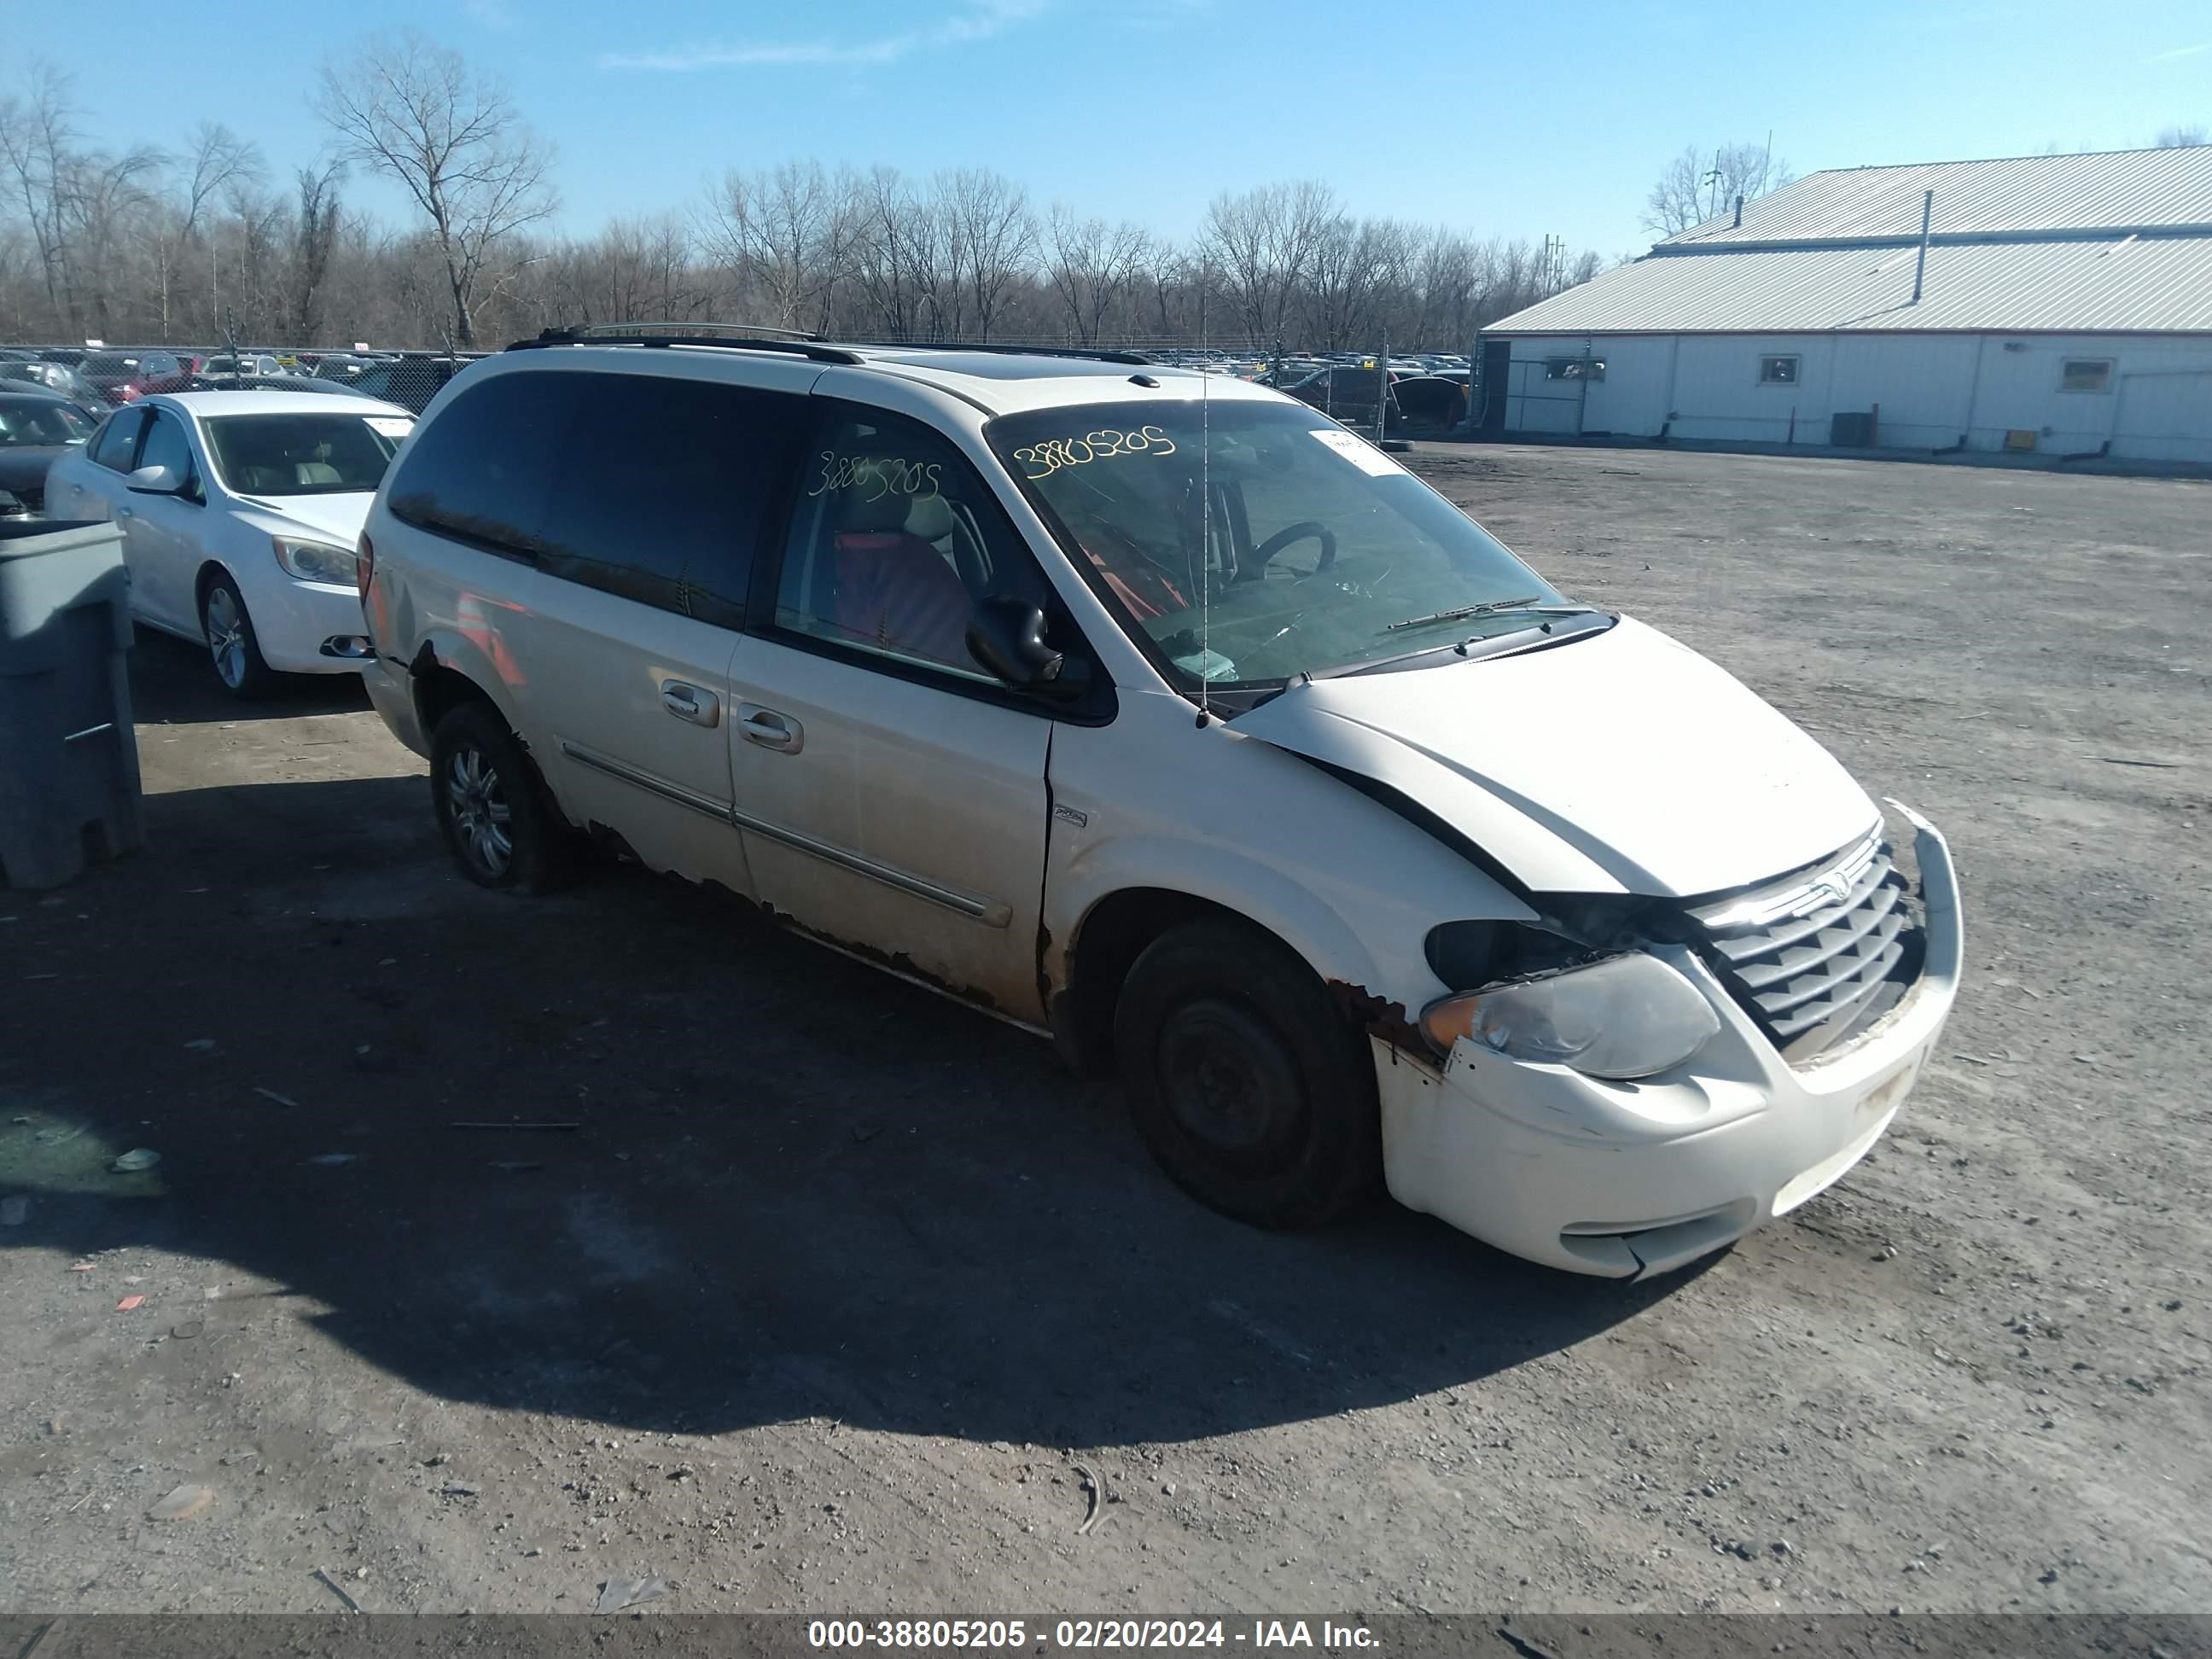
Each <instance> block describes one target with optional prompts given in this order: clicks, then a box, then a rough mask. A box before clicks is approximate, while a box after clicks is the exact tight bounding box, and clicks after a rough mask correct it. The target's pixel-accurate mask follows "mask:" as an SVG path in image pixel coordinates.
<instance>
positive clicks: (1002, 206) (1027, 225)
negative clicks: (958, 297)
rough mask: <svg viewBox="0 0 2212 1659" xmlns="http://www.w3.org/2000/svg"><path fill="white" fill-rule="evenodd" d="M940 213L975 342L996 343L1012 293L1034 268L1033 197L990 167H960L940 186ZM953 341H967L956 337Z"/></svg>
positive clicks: (1035, 237) (956, 334) (938, 191)
mask: <svg viewBox="0 0 2212 1659" xmlns="http://www.w3.org/2000/svg"><path fill="white" fill-rule="evenodd" d="M937 209H938V211H939V214H940V215H942V216H944V217H945V220H946V221H947V227H946V228H947V229H948V231H949V232H950V239H949V240H950V242H951V254H952V266H953V277H954V280H955V281H956V282H957V283H960V284H961V285H962V287H963V289H964V290H965V303H964V304H963V307H962V309H963V311H972V313H973V315H974V317H975V331H976V334H975V337H976V338H978V339H979V340H988V339H989V338H990V337H991V325H992V324H993V323H994V321H996V320H997V319H998V317H999V314H1000V311H1001V309H1002V308H1003V307H1004V305H1005V303H1006V295H1007V291H1008V290H1009V289H1012V286H1013V285H1014V283H1015V281H1016V280H1017V279H1018V277H1021V276H1024V275H1026V274H1027V273H1028V272H1029V270H1030V267H1031V256H1032V255H1034V254H1035V252H1036V245H1037V228H1036V214H1034V213H1032V212H1031V211H1030V194H1029V192H1028V191H1025V190H1024V189H1023V188H1022V187H1021V186H1020V185H1017V184H1016V183H1014V182H1013V180H1012V179H1007V178H1005V177H1003V176H1001V175H1000V174H999V173H994V172H992V171H991V170H990V169H989V168H987V167H961V168H959V169H958V170H957V171H956V172H953V173H948V174H946V175H945V176H944V177H942V178H941V179H939V182H938V190H937ZM953 337H954V338H956V339H957V338H960V337H962V336H960V335H959V334H958V333H957V331H956V332H955V334H954V335H953Z"/></svg>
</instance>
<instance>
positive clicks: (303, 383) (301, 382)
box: [179, 374, 368, 398]
mask: <svg viewBox="0 0 2212 1659" xmlns="http://www.w3.org/2000/svg"><path fill="white" fill-rule="evenodd" d="M179 391H184V392H240V391H244V392H256V391H258V392H305V393H307V395H308V396H309V397H311V398H316V397H322V398H328V397H338V398H363V397H367V396H368V393H366V392H362V390H361V389H360V388H359V387H358V386H351V385H349V384H347V383H346V382H345V381H343V380H312V379H310V378H309V377H307V375H305V374H268V375H262V374H240V375H239V376H237V377H236V378H235V379H232V380H207V379H205V378H204V377H196V378H194V379H192V380H187V381H185V383H184V385H183V386H180V387H179Z"/></svg>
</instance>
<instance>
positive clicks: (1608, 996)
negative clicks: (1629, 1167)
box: [1421, 951, 1721, 1078]
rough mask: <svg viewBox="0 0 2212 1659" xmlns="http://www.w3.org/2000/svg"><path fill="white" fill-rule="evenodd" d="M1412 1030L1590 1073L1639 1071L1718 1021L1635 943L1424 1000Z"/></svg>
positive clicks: (1659, 1067)
mask: <svg viewBox="0 0 2212 1659" xmlns="http://www.w3.org/2000/svg"><path fill="white" fill-rule="evenodd" d="M1421 1028H1422V1030H1424V1031H1425V1033H1426V1034H1427V1036H1428V1039H1429V1041H1430V1042H1432V1043H1434V1044H1435V1045H1436V1048H1437V1052H1438V1053H1439V1054H1449V1053H1450V1052H1451V1048H1452V1045H1453V1044H1454V1043H1455V1042H1458V1041H1459V1040H1460V1039H1461V1038H1462V1037H1465V1038H1467V1039H1468V1040H1469V1041H1471V1042H1477V1043H1480V1044H1481V1045H1482V1047H1484V1048H1488V1049H1490V1050H1492V1052H1494V1053H1497V1054H1504V1056H1505V1057H1506V1058H1507V1059H1509V1060H1534V1061H1539V1062H1541V1063H1544V1064H1547V1065H1555V1066H1572V1067H1573V1068H1574V1069H1575V1070H1576V1071H1577V1072H1583V1073H1588V1074H1589V1076H1591V1077H1604V1078H1634V1077H1649V1076H1650V1075H1651V1074H1652V1073H1654V1072H1663V1071H1665V1070H1666V1069H1667V1068H1668V1066H1678V1065H1680V1063H1681V1062H1682V1061H1684V1060H1687V1059H1688V1058H1689V1057H1690V1056H1691V1055H1692V1054H1695V1053H1697V1052H1698V1050H1699V1048H1703V1047H1704V1046H1705V1041H1706V1039H1707V1038H1709V1037H1711V1036H1712V1035H1713V1034H1714V1033H1715V1032H1717V1031H1718V1030H1720V1029H1721V1023H1720V1020H1719V1019H1718V1018H1717V1017H1716V1016H1715V1015H1714V1013H1713V1011H1712V1008H1711V1005H1710V1004H1708V1003H1707V1002H1706V1000H1705V998H1704V997H1702V996H1700V995H1699V994H1698V989H1697V987H1695V986H1693V985H1692V984H1691V983H1690V981H1688V980H1686V979H1685V978H1683V977H1682V975H1680V973H1678V972H1676V971H1675V970H1674V969H1673V968H1670V967H1668V965H1667V964H1666V963H1663V962H1662V961H1660V960H1659V958H1658V957H1653V956H1647V955H1645V954H1644V952H1643V951H1630V952H1629V953H1628V954H1627V955H1626V956H1618V957H1607V958H1606V959H1605V960H1604V961H1603V962H1596V963H1591V964H1590V965H1589V967H1587V968H1571V969H1567V970H1566V971H1565V972H1564V973H1559V974H1553V975H1550V976H1548V977H1547V978H1544V979H1532V980H1523V981H1521V982H1520V983H1519V984H1517V985H1499V986H1494V987H1491V988H1490V989H1488V990H1483V991H1465V992H1461V993H1459V994H1455V995H1453V996H1448V997H1445V998H1443V1000H1440V1001H1437V1002H1432V1003H1431V1004H1430V1005H1429V1006H1428V1007H1427V1008H1426V1009H1425V1010H1424V1011H1423V1012H1422V1014H1421Z"/></svg>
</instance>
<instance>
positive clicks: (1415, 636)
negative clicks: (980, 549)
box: [986, 398, 1584, 690]
mask: <svg viewBox="0 0 2212 1659" xmlns="http://www.w3.org/2000/svg"><path fill="white" fill-rule="evenodd" d="M986 432H987V436H988V437H989V439H990V441H991V443H992V446H993V447H994V449H995V450H996V451H997V453H998V454H999V456H1000V459H1002V460H1003V461H1004V462H1005V463H1006V466H1007V467H1008V468H1009V469H1010V470H1011V471H1012V473H1013V475H1014V476H1015V477H1018V478H1019V479H1021V480H1023V483H1024V488H1025V489H1028V490H1030V492H1031V493H1032V498H1033V500H1035V501H1036V502H1037V503H1039V504H1040V505H1041V506H1042V507H1043V508H1044V509H1045V517H1046V518H1047V520H1048V522H1050V523H1051V524H1052V526H1053V529H1054V532H1055V533H1056V534H1057V535H1058V536H1059V537H1060V540H1061V543H1062V545H1063V546H1064V547H1065V549H1066V552H1067V554H1068V556H1070V557H1071V558H1073V559H1077V560H1079V561H1080V562H1083V563H1084V564H1086V565H1087V566H1088V567H1089V574H1090V575H1091V577H1092V578H1093V586H1098V587H1103V589H1104V590H1105V592H1107V593H1108V594H1109V595H1110V596H1111V598H1112V600H1113V601H1115V602H1117V603H1115V605H1113V606H1112V608H1114V609H1116V610H1117V611H1119V612H1120V613H1121V616H1122V618H1123V625H1124V626H1125V627H1133V629H1135V630H1141V633H1142V635H1146V636H1148V637H1149V639H1150V640H1151V641H1152V642H1153V643H1154V644H1156V646H1157V647H1158V656H1160V657H1163V658H1164V659H1166V661H1167V662H1168V663H1169V664H1170V665H1172V670H1173V675H1172V676H1171V677H1175V678H1181V679H1182V681H1184V682H1185V689H1195V688H1196V686H1197V685H1198V684H1199V683H1200V680H1203V681H1205V682H1206V684H1208V685H1210V686H1212V687H1216V688H1219V689H1231V688H1238V687H1242V688H1249V689H1251V690H1261V689H1265V688H1267V687H1271V686H1279V685H1280V684H1282V683H1283V682H1284V681H1285V680H1286V679H1288V678H1290V677H1291V676H1292V675H1295V674H1297V673H1300V672H1307V673H1316V674H1317V673H1323V672H1327V671H1333V670H1344V669H1351V668H1356V667H1358V666H1359V665H1364V664H1370V663H1380V662H1382V661H1383V660H1384V659H1396V658H1407V657H1411V656H1414V655H1416V654H1418V653H1424V652H1426V651H1429V650H1448V649H1449V647H1452V646H1454V645H1455V644H1458V643H1460V642H1462V641H1470V640H1474V639H1479V638H1483V637H1487V636H1489V635H1497V634H1504V633H1508V632H1515V631H1518V630H1521V629H1527V628H1529V627H1532V626H1534V625H1535V623H1538V622H1539V621H1541V615H1542V613H1543V612H1544V611H1546V610H1547V608H1564V609H1571V610H1581V609H1583V608H1584V607H1581V606H1569V605H1567V602H1566V601H1565V599H1562V598H1561V596H1560V595H1559V592H1558V590H1557V589H1555V588H1553V586H1551V584H1550V583H1548V582H1547V581H1545V580H1544V579H1543V578H1542V577H1541V576H1539V575H1537V574H1535V573H1534V571H1532V570H1531V569H1529V568H1528V566H1527V565H1525V564H1523V563H1522V562H1521V561H1520V560H1519V559H1517V558H1516V557H1514V556H1513V555H1512V554H1511V553H1510V552H1508V551H1507V550H1506V549H1505V547H1504V544H1501V543H1500V542H1498V540H1497V538H1494V537H1492V535H1491V534H1490V533H1489V532H1487V531H1486V530H1484V529H1483V528H1482V527H1481V526H1480V525H1478V524H1476V523H1475V522H1474V520H1471V519H1469V518H1468V516H1467V515H1466V514H1465V513H1462V512H1461V511H1460V510H1459V509H1458V508H1457V507H1454V506H1453V505H1452V504H1451V503H1450V502H1449V501H1446V500H1444V498H1443V496H1441V495H1437V493H1436V492H1435V491H1434V490H1432V489H1430V488H1429V487H1428V485H1426V484H1425V483H1422V482H1421V481H1420V480H1419V478H1416V477H1413V474H1412V473H1410V472H1408V471H1406V470H1405V469H1404V468H1403V467H1401V466H1400V465H1398V463H1397V462H1396V461H1395V460H1394V459H1391V458H1390V457H1389V455H1387V454H1385V453H1383V452H1382V451H1381V450H1379V449H1376V447H1374V446H1373V445H1371V444H1370V443H1369V442H1368V441H1366V440H1365V439H1364V438H1361V437H1358V436H1357V435H1354V434H1352V433H1351V432H1347V431H1346V430H1345V428H1342V427H1340V426H1338V425H1337V424H1336V423H1335V422H1333V421H1330V420H1328V418H1326V417H1325V416H1322V415H1321V414H1320V413H1319V412H1317V411H1316V410H1312V409H1310V408H1308V407H1306V406H1305V405H1304V404H1296V403H1291V402H1289V401H1287V400H1285V401H1282V402H1277V401H1275V400H1274V399H1272V398H1270V399H1268V400H1267V401H1264V402H1262V401H1256V400H1254V399H1250V398H1220V399H1218V400H1207V401H1206V402H1205V403H1203V404H1200V403H1194V402H1190V401H1188V400H1183V399H1176V400H1174V401H1172V402H1170V401H1157V402H1155V401H1146V402H1141V403H1113V404H1088V405H1079V406H1073V407H1061V408H1057V409H1051V410H1038V411H1036V412H1033V413H1029V414H1024V415H1013V416H1001V417H1000V418H999V419H997V420H995V421H994V422H991V423H990V425H989V426H988V427H987V428H986ZM1201 502H1203V504H1204V505H1203V507H1201Z"/></svg>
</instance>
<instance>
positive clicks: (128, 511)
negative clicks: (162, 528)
mask: <svg viewBox="0 0 2212 1659" xmlns="http://www.w3.org/2000/svg"><path fill="white" fill-rule="evenodd" d="M115 516H116V517H117V518H118V519H135V518H137V516H138V509H137V508H136V507H117V508H116V509H115Z"/></svg>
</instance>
